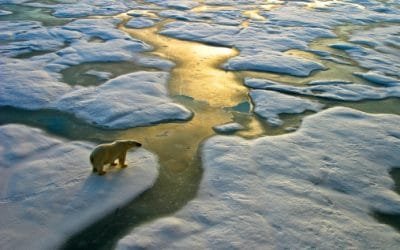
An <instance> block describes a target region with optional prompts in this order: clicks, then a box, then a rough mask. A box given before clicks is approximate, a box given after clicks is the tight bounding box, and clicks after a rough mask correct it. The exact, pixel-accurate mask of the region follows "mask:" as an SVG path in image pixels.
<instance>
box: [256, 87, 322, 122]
mask: <svg viewBox="0 0 400 250" xmlns="http://www.w3.org/2000/svg"><path fill="white" fill-rule="evenodd" d="M250 97H251V100H252V101H253V103H254V104H255V108H254V112H255V113H256V114H257V115H259V116H261V117H262V118H264V119H267V122H268V123H269V124H271V125H276V126H279V125H282V124H283V121H282V120H280V119H279V114H298V113H303V112H304V111H306V110H310V111H315V112H316V111H319V110H321V109H322V108H323V105H322V104H320V103H318V102H313V101H309V100H307V99H303V98H299V97H294V96H290V95H286V94H282V93H279V92H275V91H268V90H251V91H250Z"/></svg>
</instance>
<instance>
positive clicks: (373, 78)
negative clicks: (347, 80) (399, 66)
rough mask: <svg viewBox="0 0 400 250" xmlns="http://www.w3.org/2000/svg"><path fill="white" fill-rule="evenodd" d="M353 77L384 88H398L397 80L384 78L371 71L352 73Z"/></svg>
mask: <svg viewBox="0 0 400 250" xmlns="http://www.w3.org/2000/svg"><path fill="white" fill-rule="evenodd" d="M399 58H400V57H399ZM354 75H356V76H359V77H361V78H364V79H365V80H367V81H370V82H373V83H375V84H378V85H382V86H386V87H393V86H400V80H399V79H396V78H393V77H389V76H385V75H382V74H380V73H377V72H373V71H369V72H367V73H362V72H354Z"/></svg>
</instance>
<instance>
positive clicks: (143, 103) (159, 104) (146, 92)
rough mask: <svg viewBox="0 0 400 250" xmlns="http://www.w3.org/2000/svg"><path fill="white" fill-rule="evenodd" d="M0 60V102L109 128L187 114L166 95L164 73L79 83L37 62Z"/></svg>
mask: <svg viewBox="0 0 400 250" xmlns="http://www.w3.org/2000/svg"><path fill="white" fill-rule="evenodd" d="M0 65H1V67H2V70H1V71H0V78H1V79H2V84H1V85H0V91H1V93H2V94H1V95H0V106H13V107H19V108H24V109H32V110H37V109H57V110H60V111H65V112H69V113H72V114H73V115H75V116H78V117H80V118H82V119H85V120H86V121H88V122H91V123H95V124H97V125H98V126H103V127H108V128H112V129H120V128H129V127H135V126H144V125H150V124H153V123H157V122H166V121H172V120H187V119H190V118H191V116H192V113H191V111H189V110H187V109H186V108H184V107H183V106H181V105H178V104H176V103H174V102H173V101H172V100H171V99H170V98H169V97H168V90H167V81H168V79H169V74H168V73H166V72H146V71H140V72H135V73H131V74H127V75H122V76H120V77H117V78H114V79H111V80H109V81H107V82H106V83H104V84H102V85H100V86H97V87H88V88H83V87H81V86H76V87H71V86H70V85H68V84H66V83H63V82H60V81H59V80H58V78H60V76H59V74H56V73H54V72H53V74H50V73H49V72H48V71H46V70H44V69H43V68H42V67H44V66H43V65H42V64H41V63H39V62H37V61H28V60H19V59H9V58H3V59H2V60H0ZM46 67H47V66H46ZM103 73H105V72H103ZM96 74H98V72H97V73H96Z"/></svg>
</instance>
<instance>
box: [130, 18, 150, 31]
mask: <svg viewBox="0 0 400 250" xmlns="http://www.w3.org/2000/svg"><path fill="white" fill-rule="evenodd" d="M154 24H155V22H154V21H153V20H151V19H149V18H146V17H137V18H132V19H131V20H129V21H128V22H127V23H126V24H125V25H126V27H129V28H134V29H142V28H148V27H151V26H153V25H154Z"/></svg>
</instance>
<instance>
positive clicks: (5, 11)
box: [0, 9, 12, 16]
mask: <svg viewBox="0 0 400 250" xmlns="http://www.w3.org/2000/svg"><path fill="white" fill-rule="evenodd" d="M11 14H12V12H11V11H8V10H2V9H0V16H7V15H11Z"/></svg>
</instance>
